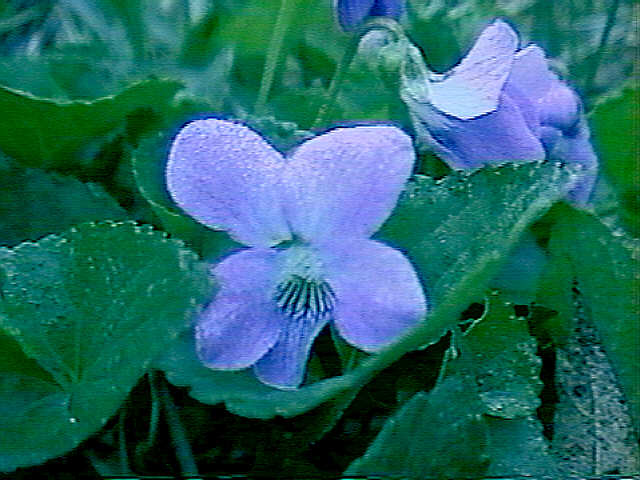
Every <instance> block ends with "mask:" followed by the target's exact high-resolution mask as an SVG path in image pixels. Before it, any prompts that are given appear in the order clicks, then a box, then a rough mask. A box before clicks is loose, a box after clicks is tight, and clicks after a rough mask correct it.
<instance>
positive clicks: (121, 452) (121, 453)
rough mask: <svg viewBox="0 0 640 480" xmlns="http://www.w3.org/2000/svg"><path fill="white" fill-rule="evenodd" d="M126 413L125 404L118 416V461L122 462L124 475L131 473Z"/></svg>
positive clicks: (121, 469)
mask: <svg viewBox="0 0 640 480" xmlns="http://www.w3.org/2000/svg"><path fill="white" fill-rule="evenodd" d="M126 412H127V409H126V404H125V406H123V407H122V409H121V410H120V415H119V416H118V460H119V461H120V472H121V473H122V474H123V475H127V474H129V473H131V471H130V470H129V455H127V436H126V432H125V419H126Z"/></svg>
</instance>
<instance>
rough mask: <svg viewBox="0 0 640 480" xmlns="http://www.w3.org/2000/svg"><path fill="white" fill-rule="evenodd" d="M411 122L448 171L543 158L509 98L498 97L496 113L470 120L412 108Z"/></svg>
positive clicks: (435, 111)
mask: <svg viewBox="0 0 640 480" xmlns="http://www.w3.org/2000/svg"><path fill="white" fill-rule="evenodd" d="M412 118H413V120H414V123H415V125H416V130H417V132H418V135H419V137H420V138H421V140H423V141H425V142H426V143H428V144H429V145H430V146H431V147H432V148H433V149H434V151H435V152H436V153H437V154H438V155H440V157H441V158H442V159H443V160H444V161H445V162H447V164H449V166H451V167H452V168H459V169H468V168H477V167H482V166H484V165H488V164H498V163H503V162H509V161H517V162H532V161H541V160H544V158H545V152H544V149H543V147H542V143H541V142H540V140H539V139H538V138H537V136H536V135H535V133H534V132H533V131H532V130H531V129H530V128H529V126H528V124H527V122H526V121H525V117H524V115H523V112H522V111H521V110H520V108H519V107H518V105H517V104H516V103H515V102H514V101H513V100H512V99H511V97H509V95H503V96H502V97H501V99H500V106H499V108H498V110H497V111H495V112H493V113H489V114H487V115H484V116H482V117H479V118H475V119H473V120H460V119H458V118H454V117H451V116H448V115H445V114H443V113H441V112H439V111H437V110H435V109H434V108H431V107H430V106H429V105H419V106H417V107H416V108H414V109H413V111H412Z"/></svg>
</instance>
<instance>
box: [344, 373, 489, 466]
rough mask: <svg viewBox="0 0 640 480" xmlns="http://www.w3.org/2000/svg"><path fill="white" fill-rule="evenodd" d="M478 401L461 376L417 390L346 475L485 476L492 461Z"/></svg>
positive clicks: (385, 425)
mask: <svg viewBox="0 0 640 480" xmlns="http://www.w3.org/2000/svg"><path fill="white" fill-rule="evenodd" d="M477 402H478V399H477V398H476V397H475V395H474V394H473V388H472V386H471V388H470V387H469V385H466V384H465V383H464V382H463V381H461V380H460V379H457V378H450V379H447V380H445V381H444V382H443V383H441V384H440V385H438V386H436V387H435V388H434V389H433V390H431V391H430V392H429V393H428V394H425V393H422V392H421V393H417V394H416V395H414V396H413V397H412V398H411V399H410V400H409V401H408V402H407V403H405V404H404V405H403V406H402V408H401V409H400V410H399V411H398V412H396V413H395V414H394V415H393V416H392V417H391V418H390V419H389V420H387V422H386V423H385V424H384V426H383V427H382V430H381V431H380V433H379V434H378V436H377V437H376V439H375V440H374V441H373V443H372V444H371V445H370V446H369V448H368V449H367V451H366V452H365V454H364V455H363V456H362V457H361V458H359V459H357V460H356V461H354V462H353V463H352V464H351V465H349V468H347V470H346V471H345V476H346V477H347V478H348V477H350V476H356V475H358V476H362V475H383V476H399V477H409V478H460V477H473V478H480V477H482V476H483V474H484V472H485V470H486V468H487V464H488V457H487V455H486V446H487V427H486V423H485V421H484V419H483V418H482V417H481V416H480V415H478V414H476V413H475V412H476V411H478V409H479V407H478V406H477Z"/></svg>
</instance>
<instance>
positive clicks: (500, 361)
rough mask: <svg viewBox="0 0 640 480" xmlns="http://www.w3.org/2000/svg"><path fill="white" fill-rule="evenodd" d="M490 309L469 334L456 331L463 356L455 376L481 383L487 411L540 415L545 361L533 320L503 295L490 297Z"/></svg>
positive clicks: (510, 416) (453, 371)
mask: <svg viewBox="0 0 640 480" xmlns="http://www.w3.org/2000/svg"><path fill="white" fill-rule="evenodd" d="M485 308H486V310H487V311H486V312H485V314H484V315H483V317H482V318H481V319H480V320H478V321H476V322H475V323H474V324H473V325H472V326H471V327H469V329H468V330H466V331H465V333H464V335H462V336H456V338H458V341H457V342H456V346H457V347H458V349H459V351H460V357H459V358H458V359H456V360H455V361H454V362H452V363H451V364H450V365H451V367H452V368H451V369H450V372H449V375H465V376H468V377H469V378H470V380H471V382H472V383H473V384H474V385H476V386H477V389H478V394H479V396H480V399H481V401H482V403H483V404H484V410H483V411H482V413H485V414H486V415H491V416H494V417H501V418H507V419H513V418H518V417H527V416H530V415H535V412H536V409H537V408H538V407H539V406H540V400H539V398H538V395H539V394H540V391H541V389H542V382H541V381H540V367H541V363H542V362H541V360H540V358H538V356H537V355H536V349H537V345H536V341H535V340H534V339H533V338H532V337H531V335H529V329H528V325H527V321H526V319H525V318H523V317H516V315H515V313H514V309H513V305H512V304H510V303H505V302H504V300H502V299H501V298H500V297H498V296H495V295H491V296H490V297H489V298H488V299H487V303H486V306H485Z"/></svg>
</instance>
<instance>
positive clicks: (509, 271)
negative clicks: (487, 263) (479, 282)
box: [490, 232, 547, 305]
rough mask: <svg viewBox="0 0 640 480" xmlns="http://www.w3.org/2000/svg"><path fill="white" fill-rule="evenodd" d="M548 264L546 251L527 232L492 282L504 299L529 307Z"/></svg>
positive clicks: (492, 286)
mask: <svg viewBox="0 0 640 480" xmlns="http://www.w3.org/2000/svg"><path fill="white" fill-rule="evenodd" d="M546 264H547V258H546V255H545V253H544V250H542V248H540V247H539V246H538V244H537V243H536V239H535V237H534V236H533V234H531V233H530V232H525V234H524V235H523V236H522V238H521V240H520V242H518V244H517V245H516V247H515V248H514V249H513V251H512V252H511V254H510V255H509V258H508V259H507V261H506V262H505V264H504V265H503V266H502V268H501V269H500V271H499V272H498V274H497V275H496V276H495V277H494V278H493V279H492V280H491V284H490V285H491V288H493V289H497V290H498V291H499V292H500V293H501V294H502V296H503V298H505V299H507V300H509V301H512V302H514V303H517V304H518V305H527V304H529V303H531V302H532V301H533V300H534V298H535V294H536V289H537V287H538V282H539V280H540V277H541V276H542V274H543V272H544V270H545V267H546Z"/></svg>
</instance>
